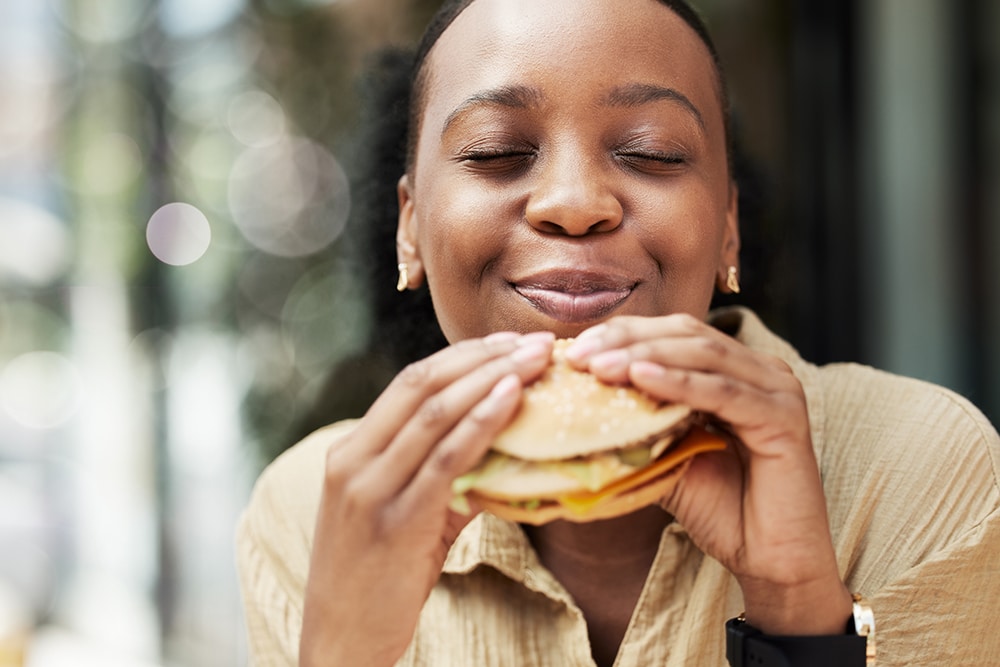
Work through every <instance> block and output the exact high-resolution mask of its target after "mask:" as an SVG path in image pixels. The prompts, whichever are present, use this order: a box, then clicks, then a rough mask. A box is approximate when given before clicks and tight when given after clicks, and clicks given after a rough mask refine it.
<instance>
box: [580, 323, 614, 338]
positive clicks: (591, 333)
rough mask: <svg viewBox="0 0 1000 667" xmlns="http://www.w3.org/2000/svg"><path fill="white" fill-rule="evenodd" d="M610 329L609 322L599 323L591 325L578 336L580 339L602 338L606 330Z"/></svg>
mask: <svg viewBox="0 0 1000 667" xmlns="http://www.w3.org/2000/svg"><path fill="white" fill-rule="evenodd" d="M607 330H608V325H607V324H598V325H597V326H593V327H590V328H589V329H587V330H586V331H581V332H580V335H579V336H577V337H576V339H577V340H578V341H580V340H587V339H589V338H600V337H601V336H602V335H604V332H605V331H607Z"/></svg>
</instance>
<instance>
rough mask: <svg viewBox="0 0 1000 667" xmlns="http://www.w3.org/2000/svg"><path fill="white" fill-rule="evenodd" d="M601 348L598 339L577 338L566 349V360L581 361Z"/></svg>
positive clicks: (592, 337)
mask: <svg viewBox="0 0 1000 667" xmlns="http://www.w3.org/2000/svg"><path fill="white" fill-rule="evenodd" d="M600 347H601V341H600V339H599V338H596V337H594V336H591V337H590V338H584V339H580V338H577V339H576V340H575V341H573V342H572V343H571V344H570V346H569V347H568V348H566V358H567V359H569V360H570V361H583V360H584V359H586V358H587V357H589V356H590V355H592V354H593V353H594V352H596V351H597V350H599V349H600Z"/></svg>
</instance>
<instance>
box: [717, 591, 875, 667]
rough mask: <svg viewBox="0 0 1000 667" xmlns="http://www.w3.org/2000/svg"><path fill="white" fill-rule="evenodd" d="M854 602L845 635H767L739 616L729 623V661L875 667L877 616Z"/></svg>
mask: <svg viewBox="0 0 1000 667" xmlns="http://www.w3.org/2000/svg"><path fill="white" fill-rule="evenodd" d="M853 598H854V613H853V614H852V615H851V617H850V618H849V619H848V620H847V628H846V629H845V633H844V634H842V635H819V636H792V635H789V636H784V635H782V636H779V635H765V634H764V633H763V632H761V631H760V630H758V629H757V628H755V627H753V626H752V625H750V624H749V623H747V622H746V619H745V618H744V617H743V615H742V614H740V615H739V616H737V617H736V618H733V619H730V620H729V621H727V622H726V659H727V660H728V661H729V664H730V665H731V667H800V666H801V667H806V666H808V667H862V666H864V667H874V666H875V616H874V614H873V613H872V610H871V607H869V606H868V605H867V604H866V603H865V601H864V600H863V599H862V598H861V597H860V596H858V595H854V596H853Z"/></svg>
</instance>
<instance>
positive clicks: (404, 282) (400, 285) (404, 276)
mask: <svg viewBox="0 0 1000 667" xmlns="http://www.w3.org/2000/svg"><path fill="white" fill-rule="evenodd" d="M409 287H410V273H409V271H407V268H406V262H400V263H399V279H398V280H396V291H397V292H405V291H406V290H407V289H408V288H409Z"/></svg>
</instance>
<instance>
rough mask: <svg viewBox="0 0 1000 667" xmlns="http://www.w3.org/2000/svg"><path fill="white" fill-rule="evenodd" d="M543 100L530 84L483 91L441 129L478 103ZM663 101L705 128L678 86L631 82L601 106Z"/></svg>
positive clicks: (513, 105)
mask: <svg viewBox="0 0 1000 667" xmlns="http://www.w3.org/2000/svg"><path fill="white" fill-rule="evenodd" d="M543 99H544V95H543V94H542V93H541V91H539V90H538V89H537V88H532V87H530V86H520V85H511V86H499V87H497V88H490V89H487V90H482V91H479V92H477V93H474V94H473V95H470V96H469V97H467V98H466V99H465V100H463V101H462V103H461V104H459V105H458V106H457V107H456V108H455V109H454V110H453V111H452V112H451V113H450V114H448V117H447V118H445V121H444V125H443V127H442V130H441V132H442V134H443V133H445V132H447V131H448V127H449V126H450V125H451V124H452V123H454V122H455V120H457V119H458V118H459V117H460V116H461V115H462V114H463V113H465V112H466V111H468V110H469V109H472V108H475V107H478V106H500V107H507V108H510V109H530V108H533V107H537V106H539V105H540V104H541V103H542V101H543ZM663 100H667V101H670V102H676V103H678V104H680V105H681V106H682V107H684V108H685V109H687V111H688V112H689V113H690V114H691V115H692V116H693V117H694V119H695V120H696V121H697V122H698V125H699V126H700V127H701V128H702V129H703V130H704V129H705V119H704V117H703V116H702V115H701V111H700V110H699V109H698V107H697V106H695V104H694V102H692V101H691V100H690V99H689V98H688V96H687V95H685V94H684V93H682V92H680V91H679V90H677V89H676V88H667V87H665V86H659V85H656V84H652V83H629V84H625V85H622V86H618V87H616V88H614V89H612V90H611V91H610V92H609V93H608V94H607V95H605V96H604V98H602V100H601V105H602V106H606V107H638V106H642V105H644V104H651V103H654V102H660V101H663Z"/></svg>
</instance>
